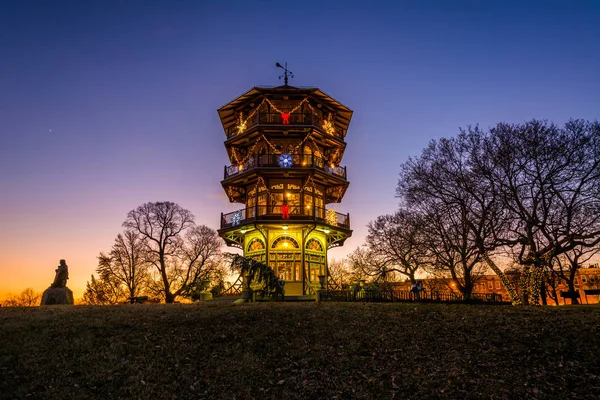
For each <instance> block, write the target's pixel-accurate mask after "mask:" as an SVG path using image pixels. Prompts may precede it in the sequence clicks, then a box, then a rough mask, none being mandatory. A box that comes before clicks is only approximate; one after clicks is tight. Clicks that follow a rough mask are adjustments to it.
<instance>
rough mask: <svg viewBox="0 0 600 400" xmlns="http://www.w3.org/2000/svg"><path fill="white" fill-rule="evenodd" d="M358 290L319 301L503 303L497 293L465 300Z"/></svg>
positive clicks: (335, 292) (430, 294)
mask: <svg viewBox="0 0 600 400" xmlns="http://www.w3.org/2000/svg"><path fill="white" fill-rule="evenodd" d="M357 288H358V289H357ZM357 288H354V289H344V290H324V291H321V292H320V293H319V301H361V302H367V301H368V302H415V301H416V302H434V303H487V304H493V303H495V304H499V303H502V295H500V294H495V293H472V294H471V297H470V298H469V299H464V298H463V296H462V295H461V294H459V293H454V292H440V291H435V290H430V291H428V290H423V291H420V292H413V291H410V290H398V289H372V288H362V287H357Z"/></svg>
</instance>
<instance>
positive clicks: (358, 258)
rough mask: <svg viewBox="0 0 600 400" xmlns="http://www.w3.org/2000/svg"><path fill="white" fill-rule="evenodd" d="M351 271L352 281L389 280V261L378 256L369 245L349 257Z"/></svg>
mask: <svg viewBox="0 0 600 400" xmlns="http://www.w3.org/2000/svg"><path fill="white" fill-rule="evenodd" d="M347 260H348V265H349V268H350V271H351V275H350V280H351V281H354V282H357V281H361V280H366V279H367V278H372V280H382V279H387V269H388V267H389V261H388V260H386V259H385V258H384V257H383V256H381V255H380V254H377V253H375V252H374V251H373V249H371V248H369V247H368V246H367V245H365V246H362V247H357V248H356V249H355V250H354V251H353V252H352V253H350V254H348V256H347Z"/></svg>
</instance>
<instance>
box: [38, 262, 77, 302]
mask: <svg viewBox="0 0 600 400" xmlns="http://www.w3.org/2000/svg"><path fill="white" fill-rule="evenodd" d="M54 271H55V272H56V274H55V276H54V282H52V284H51V285H50V287H49V288H48V289H46V290H45V291H44V294H43V295H42V303H41V305H43V306H48V305H52V304H73V303H74V302H73V292H72V291H71V289H69V288H68V287H67V279H69V267H68V266H67V262H66V261H65V260H60V262H59V265H58V268H56V269H55V270H54Z"/></svg>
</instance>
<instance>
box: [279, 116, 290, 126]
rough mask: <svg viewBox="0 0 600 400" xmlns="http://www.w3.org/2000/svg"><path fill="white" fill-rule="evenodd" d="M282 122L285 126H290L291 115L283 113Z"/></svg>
mask: <svg viewBox="0 0 600 400" xmlns="http://www.w3.org/2000/svg"><path fill="white" fill-rule="evenodd" d="M281 121H282V123H283V125H289V124H290V113H281Z"/></svg>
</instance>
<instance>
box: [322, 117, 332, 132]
mask: <svg viewBox="0 0 600 400" xmlns="http://www.w3.org/2000/svg"><path fill="white" fill-rule="evenodd" d="M322 126H323V130H324V131H325V132H327V133H328V134H330V135H332V136H333V135H334V134H335V127H334V126H333V122H332V120H331V113H329V114H328V115H327V119H326V120H324V121H323V125H322Z"/></svg>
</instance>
